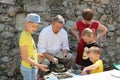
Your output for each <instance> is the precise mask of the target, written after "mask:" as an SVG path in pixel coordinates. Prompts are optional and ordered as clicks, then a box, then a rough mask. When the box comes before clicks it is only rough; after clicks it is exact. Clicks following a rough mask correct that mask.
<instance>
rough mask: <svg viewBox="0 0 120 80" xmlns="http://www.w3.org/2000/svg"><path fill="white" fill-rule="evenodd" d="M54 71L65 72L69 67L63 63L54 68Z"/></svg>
mask: <svg viewBox="0 0 120 80" xmlns="http://www.w3.org/2000/svg"><path fill="white" fill-rule="evenodd" d="M53 71H54V72H65V71H67V69H66V68H65V67H64V65H63V64H58V65H56V66H55V67H54V68H53Z"/></svg>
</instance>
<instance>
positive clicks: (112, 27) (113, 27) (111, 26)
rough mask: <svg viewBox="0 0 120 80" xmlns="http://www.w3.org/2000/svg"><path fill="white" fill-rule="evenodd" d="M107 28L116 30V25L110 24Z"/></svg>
mask: <svg viewBox="0 0 120 80" xmlns="http://www.w3.org/2000/svg"><path fill="white" fill-rule="evenodd" d="M107 28H108V30H109V31H115V26H114V25H113V24H108V25H107Z"/></svg>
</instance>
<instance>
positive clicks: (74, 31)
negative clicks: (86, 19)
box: [71, 25, 80, 41]
mask: <svg viewBox="0 0 120 80" xmlns="http://www.w3.org/2000/svg"><path fill="white" fill-rule="evenodd" d="M76 30H77V26H76V25H74V26H73V27H71V32H72V34H73V35H74V36H75V37H76V38H77V40H78V41H80V37H79V34H78V33H77V32H76Z"/></svg>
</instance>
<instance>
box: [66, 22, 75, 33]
mask: <svg viewBox="0 0 120 80" xmlns="http://www.w3.org/2000/svg"><path fill="white" fill-rule="evenodd" d="M74 25H75V22H74V21H72V20H68V21H67V22H66V24H65V28H66V29H67V30H68V31H70V28H71V27H72V26H74Z"/></svg>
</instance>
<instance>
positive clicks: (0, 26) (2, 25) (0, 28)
mask: <svg viewBox="0 0 120 80" xmlns="http://www.w3.org/2000/svg"><path fill="white" fill-rule="evenodd" d="M4 28H5V25H4V24H0V32H1V31H3V30H4Z"/></svg>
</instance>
